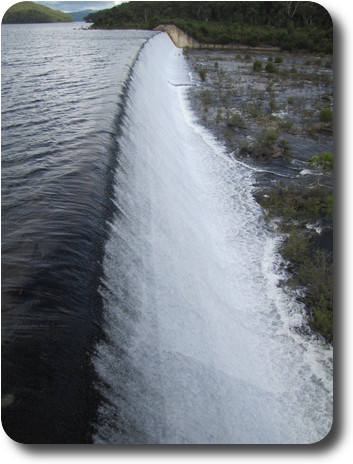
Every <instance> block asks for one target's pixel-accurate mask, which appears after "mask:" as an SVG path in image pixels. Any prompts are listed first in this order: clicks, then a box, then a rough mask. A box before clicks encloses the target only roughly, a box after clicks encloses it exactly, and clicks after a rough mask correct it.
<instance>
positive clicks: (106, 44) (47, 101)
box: [2, 24, 151, 443]
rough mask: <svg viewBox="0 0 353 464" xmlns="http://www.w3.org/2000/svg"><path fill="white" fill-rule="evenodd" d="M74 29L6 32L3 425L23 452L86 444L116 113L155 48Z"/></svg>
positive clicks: (130, 36) (140, 38)
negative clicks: (140, 63)
mask: <svg viewBox="0 0 353 464" xmlns="http://www.w3.org/2000/svg"><path fill="white" fill-rule="evenodd" d="M75 27H76V28H74V27H73V25H72V24H55V25H4V26H2V311H3V313H2V343H3V349H2V355H3V364H2V369H3V370H2V378H3V388H2V395H3V397H5V403H6V404H7V403H8V406H7V407H6V408H5V409H4V410H3V424H4V427H5V429H6V430H7V432H8V433H9V434H10V435H11V436H12V437H14V438H15V439H18V440H20V441H24V442H36V443H38V442H39V443H40V442H62V441H63V442H74V443H75V442H80V441H85V440H86V435H87V433H89V430H88V429H87V422H88V417H87V415H90V414H91V413H92V411H91V406H93V407H94V404H93V403H94V398H93V397H92V389H91V386H90V385H91V384H92V379H91V378H89V379H87V376H91V372H90V370H89V364H87V363H88V362H89V358H88V353H89V350H90V349H91V346H92V343H93V339H94V337H95V336H96V334H97V326H98V327H99V319H100V314H101V303H100V298H99V297H98V296H97V284H98V279H99V276H100V273H101V261H102V246H103V241H104V237H105V234H106V230H105V220H106V218H107V216H109V214H110V210H111V207H112V205H111V202H110V189H111V182H110V179H111V170H112V169H113V167H114V165H115V162H116V150H117V142H116V135H117V131H118V124H119V117H120V113H121V108H120V106H119V104H120V103H121V101H122V94H123V93H124V84H125V83H126V80H127V78H128V75H129V71H130V68H131V65H132V63H133V61H134V59H135V58H136V55H137V53H138V51H139V49H140V47H141V45H142V44H143V43H144V42H145V40H146V39H147V38H148V37H149V36H151V33H148V32H147V33H146V32H134V31H128V32H123V33H122V32H118V31H111V32H98V31H97V32H93V31H88V30H81V29H79V28H78V26H77V25H75ZM88 373H89V374H88ZM92 402H93V403H92Z"/></svg>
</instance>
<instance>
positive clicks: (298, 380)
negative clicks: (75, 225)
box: [93, 34, 332, 444]
mask: <svg viewBox="0 0 353 464" xmlns="http://www.w3.org/2000/svg"><path fill="white" fill-rule="evenodd" d="M188 72H189V71H188V69H187V64H186V63H185V61H184V58H183V56H182V53H181V50H178V49H176V48H175V47H174V46H173V44H172V43H171V41H170V40H169V38H168V37H167V36H166V35H165V34H159V35H158V36H156V37H154V38H153V39H151V40H150V41H149V42H148V43H147V44H146V45H145V47H144V48H143V50H142V52H141V54H140V56H139V59H138V61H137V63H136V66H135V68H134V72H133V76H132V80H131V83H130V89H129V95H128V99H127V102H128V103H127V107H126V114H125V118H124V121H123V129H122V135H121V136H120V138H119V153H117V157H118V166H117V169H116V172H115V180H114V202H115V205H116V208H117V210H116V214H115V216H114V217H113V219H112V221H111V223H110V238H109V240H108V241H107V243H106V247H105V258H104V272H105V277H104V281H103V282H102V286H101V294H102V297H103V300H104V333H105V336H104V339H103V340H101V341H100V342H99V344H98V345H97V350H96V354H95V357H94V360H93V362H94V365H95V368H96V371H97V373H98V377H99V379H100V383H99V384H98V385H97V388H98V390H99V391H100V393H101V395H102V397H103V400H102V402H101V405H100V408H99V412H98V418H97V422H96V424H95V435H94V440H95V442H98V443H195V444H196V443H222V444H224V443H235V444H237V443H247V444H250V443H312V442H316V441H318V440H320V439H322V438H324V436H325V435H326V434H327V433H328V431H329V430H330V427H331V422H332V373H331V370H332V350H331V348H329V347H327V346H325V345H324V344H323V343H321V342H320V341H317V340H315V339H308V338H304V336H302V335H299V333H298V332H297V331H295V328H296V327H300V326H301V325H302V323H303V322H304V319H303V316H302V310H303V308H301V306H300V305H299V304H298V303H296V302H295V301H294V299H293V298H291V297H290V296H288V295H287V294H286V293H284V291H283V290H282V289H281V288H279V287H278V283H279V281H280V280H281V279H282V278H283V277H282V276H281V275H280V273H279V264H280V258H279V256H278V254H277V251H276V249H277V246H278V238H277V237H275V236H274V235H273V234H272V233H271V232H270V231H269V230H267V228H266V226H265V223H264V221H263V217H262V213H261V210H260V208H259V206H258V204H257V203H256V202H255V200H254V199H253V196H252V188H253V177H252V176H253V171H252V170H251V169H249V168H248V167H246V166H244V165H241V164H240V163H237V162H236V161H234V159H232V158H231V157H229V156H228V155H227V153H226V152H225V150H224V148H223V147H222V146H220V145H219V144H218V143H217V142H216V141H215V140H214V139H213V138H212V137H211V135H210V134H209V133H208V132H207V131H206V130H205V129H204V128H203V127H201V126H199V125H198V124H197V123H196V122H195V119H194V116H193V114H192V112H191V110H190V108H189V105H188V102H187V98H186V87H185V86H183V85H181V84H188V83H190V78H189V74H188Z"/></svg>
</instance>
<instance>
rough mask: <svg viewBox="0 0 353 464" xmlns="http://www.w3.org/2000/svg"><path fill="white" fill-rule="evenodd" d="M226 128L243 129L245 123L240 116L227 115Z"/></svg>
mask: <svg viewBox="0 0 353 464" xmlns="http://www.w3.org/2000/svg"><path fill="white" fill-rule="evenodd" d="M226 123H227V126H229V127H240V128H244V127H245V122H244V119H243V118H242V117H241V116H240V114H237V113H235V114H232V115H231V114H227V120H226Z"/></svg>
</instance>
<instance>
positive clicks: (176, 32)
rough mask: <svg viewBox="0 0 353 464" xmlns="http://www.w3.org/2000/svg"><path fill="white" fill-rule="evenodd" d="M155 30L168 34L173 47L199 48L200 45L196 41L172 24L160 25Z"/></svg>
mask: <svg viewBox="0 0 353 464" xmlns="http://www.w3.org/2000/svg"><path fill="white" fill-rule="evenodd" d="M155 30H156V31H165V32H167V33H168V34H169V37H170V38H171V39H172V41H173V43H174V45H175V46H176V47H178V48H184V47H190V48H200V44H199V42H198V41H197V40H195V39H193V38H192V37H190V36H189V35H188V34H186V33H185V32H184V31H182V30H181V29H179V28H178V27H177V26H174V25H173V24H160V25H159V26H157V27H156V28H155Z"/></svg>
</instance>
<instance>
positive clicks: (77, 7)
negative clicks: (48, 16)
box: [36, 0, 121, 12]
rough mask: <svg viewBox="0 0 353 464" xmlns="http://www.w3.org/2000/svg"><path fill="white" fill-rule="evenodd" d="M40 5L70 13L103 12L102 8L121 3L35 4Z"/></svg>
mask: <svg viewBox="0 0 353 464" xmlns="http://www.w3.org/2000/svg"><path fill="white" fill-rule="evenodd" d="M36 3H40V4H41V5H45V6H49V8H53V9H54V10H60V11H65V12H70V11H81V10H103V9H104V8H112V7H113V6H114V5H115V4H116V3H121V2H85V1H84V0H83V1H78V2H50V1H49V2H36Z"/></svg>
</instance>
